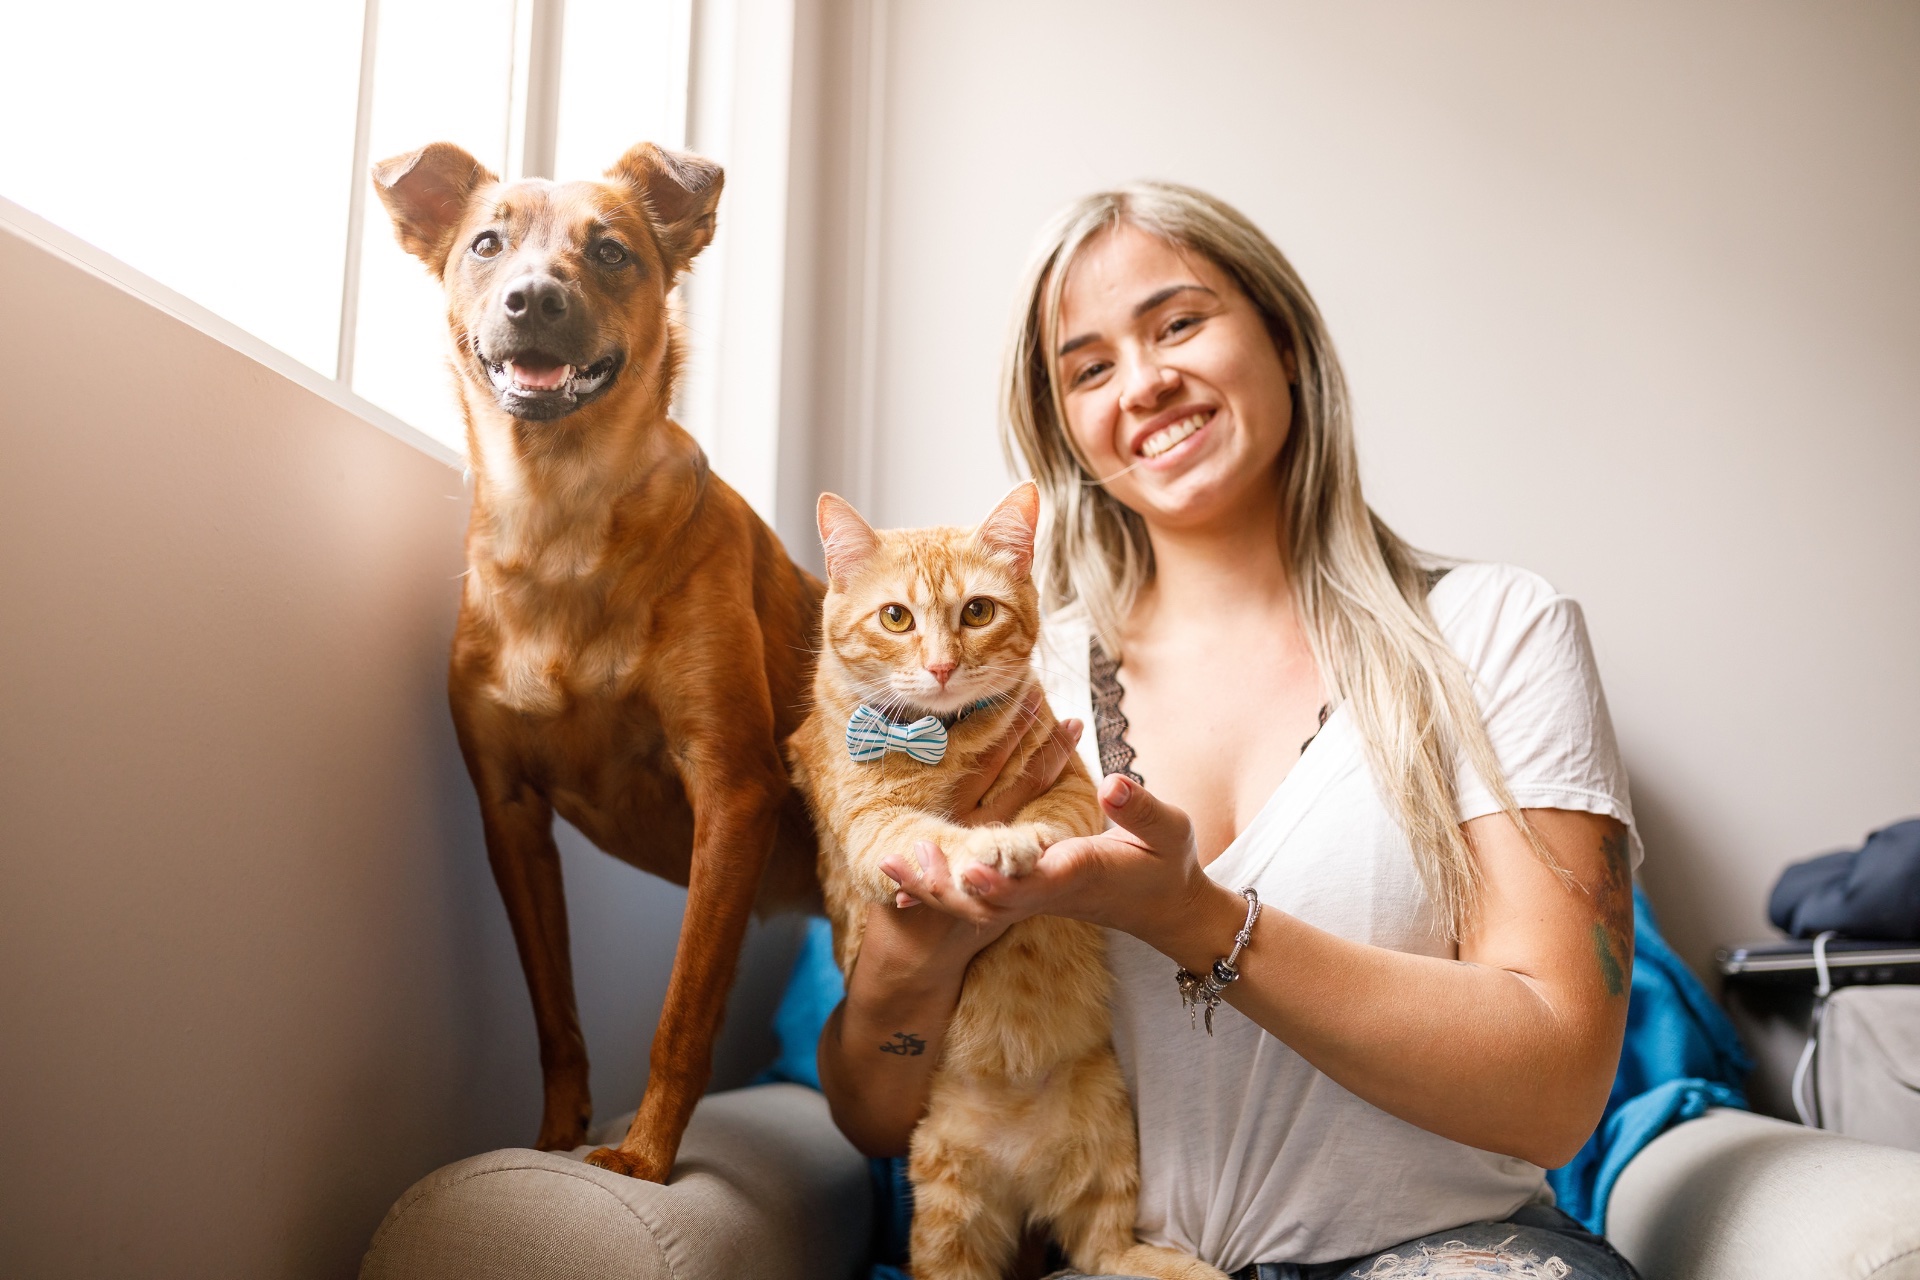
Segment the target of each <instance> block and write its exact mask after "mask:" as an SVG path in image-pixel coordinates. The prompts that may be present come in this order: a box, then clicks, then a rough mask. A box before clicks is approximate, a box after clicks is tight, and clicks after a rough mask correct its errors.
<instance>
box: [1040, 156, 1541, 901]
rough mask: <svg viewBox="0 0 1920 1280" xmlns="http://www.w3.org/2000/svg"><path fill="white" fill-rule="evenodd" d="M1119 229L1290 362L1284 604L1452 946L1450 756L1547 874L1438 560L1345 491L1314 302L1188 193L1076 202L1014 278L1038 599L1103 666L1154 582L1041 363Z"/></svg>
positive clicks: (1475, 880)
mask: <svg viewBox="0 0 1920 1280" xmlns="http://www.w3.org/2000/svg"><path fill="white" fill-rule="evenodd" d="M1123 222H1124V223H1127V224H1129V225H1132V226H1135V227H1138V228H1140V229H1141V230H1143V231H1146V232H1148V233H1149V234H1151V235H1155V236H1158V237H1159V238H1161V239H1162V240H1164V241H1166V242H1167V243H1169V244H1171V245H1173V246H1174V247H1176V248H1179V249H1184V250H1188V251H1191V252H1193V253H1197V254H1200V255H1202V256H1204V257H1205V258H1207V259H1208V260H1209V261H1211V262H1212V263H1213V264H1214V265H1215V266H1217V267H1219V268H1220V269H1221V270H1222V271H1224V272H1225V273H1226V274H1227V275H1228V276H1229V277H1230V278H1231V279H1232V280H1233V281H1234V283H1235V284H1237V285H1238V286H1239V287H1240V289H1241V291H1242V292H1243V293H1245V294H1246V296H1247V297H1248V298H1249V299H1250V300H1251V301H1252V302H1253V304H1254V306H1255V307H1256V308H1257V309H1258V310H1259V312H1260V315H1261V318H1262V319H1263V320H1264V321H1265V322H1266V325H1267V330H1268V332H1269V333H1271V334H1272V335H1273V340H1274V343H1275V345H1276V346H1278V347H1279V348H1280V349H1281V350H1282V351H1289V350H1290V351H1291V352H1292V353H1293V358H1294V361H1295V365H1296V368H1297V370H1298V374H1297V378H1298V380H1297V383H1296V385H1295V388H1294V402H1293V424H1292V427H1291V430H1290V431H1289V433H1288V437H1287V442H1286V444H1285V446H1284V447H1283V449H1282V452H1281V456H1280V467H1279V484H1280V491H1281V492H1280V497H1281V503H1282V509H1283V510H1284V512H1285V519H1286V525H1287V534H1286V549H1287V552H1288V554H1289V557H1290V560H1291V563H1290V565H1289V569H1290V572H1291V577H1292V582H1293V590H1294V594H1295V602H1296V607H1297V608H1298V609H1299V612H1300V616H1301V618H1302V620H1303V622H1304V624H1305V629H1306V633H1307V637H1308V641H1309V643H1310V644H1311V645H1312V648H1313V655H1314V659H1315V660H1316V662H1318V664H1319V667H1320V673H1321V678H1322V679H1323V680H1325V681H1327V683H1328V685H1329V689H1328V692H1329V694H1330V696H1331V697H1333V698H1334V699H1336V700H1338V701H1339V702H1341V703H1343V704H1345V705H1346V707H1347V708H1348V710H1349V714H1350V715H1352V716H1353V718H1354V721H1355V724H1356V726H1357V727H1358V728H1359V730H1360V735H1361V738H1362V740H1363V741H1364V743H1365V745H1366V753H1367V760H1368V763H1369V764H1370V765H1371V766H1372V768H1373V773H1374V776H1375V778H1377V779H1378V780H1379V783H1380V786H1381V789H1382V791H1383V792H1384V793H1385V794H1386V795H1387V796H1389V797H1390V798H1391V802H1392V804H1393V806H1394V808H1395V809H1396V810H1397V811H1398V815H1397V816H1398V817H1399V820H1400V825H1401V827H1402V829H1403V830H1404V831H1405V833H1406V836H1407V840H1408V843H1409V844H1410V845H1411V846H1412V848H1413V850H1414V855H1415V861H1416V863H1417V865H1418V866H1419V869H1420V875H1421V879H1422V880H1423V881H1425V883H1426V886H1427V890H1428V892H1429V894H1431V895H1432V898H1433V900H1434V902H1435V904H1436V906H1437V907H1438V908H1439V909H1440V911H1441V913H1442V916H1443V917H1444V920H1445V922H1446V925H1447V929H1448V933H1449V935H1450V936H1452V937H1455V938H1457V937H1459V936H1460V933H1461V931H1462V930H1463V929H1464V928H1465V927H1466V925H1467V923H1468V922H1469V921H1470V920H1471V919H1472V917H1473V914H1474V912H1475V909H1476V908H1477V906H1478V902H1479V897H1480V876H1479V871H1478V868H1477V866H1476V863H1475V859H1474V856H1473V851H1472V849H1471V848H1470V847H1469V846H1468V845H1467V842H1466V840H1465V838H1464V837H1463V836H1462V835H1461V832H1460V823H1459V818H1458V807H1457V798H1456V793H1455V787H1454V769H1455V763H1456V761H1458V760H1459V759H1461V758H1462V757H1464V758H1465V759H1466V760H1467V761H1469V762H1471V764H1472V765H1473V767H1474V770H1475V771H1476V772H1477V773H1478V774H1479V776H1480V777H1481V778H1482V779H1484V780H1485V781H1486V783H1487V784H1488V786H1489V787H1490V788H1491V789H1492V791H1493V794H1494V797H1495V799H1497V800H1498V801H1499V802H1500V805H1501V807H1502V808H1503V809H1504V810H1505V811H1506V813H1507V815H1508V816H1509V817H1510V818H1512V819H1513V821H1514V823H1515V824H1516V826H1518V828H1519V830H1520V831H1521V833H1522V834H1523V835H1524V836H1525V837H1526V838H1527V840H1528V842H1529V843H1530V844H1531V845H1532V846H1533V849H1534V851H1535V853H1537V854H1538V855H1539V856H1540V857H1541V858H1542V859H1543V860H1544V861H1546V863H1547V864H1548V865H1549V866H1550V867H1553V868H1554V869H1555V870H1556V871H1557V872H1558V871H1560V868H1559V866H1558V864H1557V863H1556V862H1555V861H1554V859H1553V858H1552V856H1551V855H1550V854H1549V853H1548V852H1547V850H1546V848H1545V846H1544V845H1542V844H1541V843H1540V840H1539V838H1538V836H1537V835H1535V834H1534V832H1533V830H1532V829H1531V828H1530V827H1529V826H1528V824H1527V822H1526V820H1525V819H1524V817H1522V815H1521V814H1520V812H1519V809H1518V807H1517V806H1516V805H1515V803H1514V800H1513V795H1512V792H1511V791H1509V790H1508V788H1507V784H1506V777H1505V774H1504V772H1503V771H1502V770H1501V768H1500V764H1499V761H1498V759H1497V758H1496V757H1495V755H1494V752H1493V745H1492V743H1491V742H1489V741H1488V739H1487V731H1486V726H1485V724H1484V723H1483V722H1482V720H1481V718H1480V711H1479V707H1478V706H1477V704H1476V703H1475V701H1474V696H1473V689H1472V677H1471V676H1470V675H1469V673H1468V672H1467V669H1466V666H1465V665H1464V664H1463V663H1462V662H1461V661H1460V659H1459V657H1458V656H1457V655H1455V653H1454V652H1453V650H1452V649H1451V648H1449V647H1448V646H1447V643H1446V641H1445V639H1444V638H1442V636H1441V635H1440V631H1439V629H1438V628H1437V627H1436V626H1435V625H1434V621H1433V616H1432V614H1431V613H1430V612H1429V611H1428V608H1427V591H1428V589H1429V587H1430V586H1431V585H1432V582H1433V575H1434V573H1435V571H1436V570H1438V569H1440V568H1441V567H1442V566H1443V565H1444V564H1445V562H1443V561H1441V560H1439V559H1437V558H1435V557H1432V556H1426V555H1423V554H1421V553H1420V552H1418V551H1416V550H1415V549H1414V548H1413V547H1411V546H1409V545H1408V544H1407V543H1406V542H1404V541H1402V540H1401V538H1400V537H1399V536H1398V535H1397V534H1395V533H1394V532H1393V530H1391V529H1389V528H1388V527H1387V526H1386V524H1385V523H1384V522H1383V521H1382V520H1381V519H1380V517H1379V516H1377V515H1375V514H1374V513H1373V511H1372V509H1371V508H1369V507H1368V506H1367V503H1366V500H1365V498H1363V497H1362V496H1361V493H1360V465H1359V459H1358V457H1357V455H1356V454H1355V451H1354V444H1353V424H1352V420H1351V415H1350V411H1349V407H1348V401H1347V384H1346V377H1345V375H1344V374H1342V373H1341V371H1340V361H1339V358H1338V357H1337V356H1336V355H1335V354H1334V350H1333V342H1332V339H1331V338H1330V337H1329V336H1328V334H1327V329H1326V325H1325V323H1324V322H1323V321H1322V320H1321V318H1320V310H1319V308H1318V307H1316V306H1315V305H1314V302H1313V299H1312V297H1311V296H1309V294H1308V293H1307V288H1306V286H1305V285H1304V284H1303V283H1301V280H1300V277H1299V275H1298V274H1297V273H1295V271H1294V269H1293V266H1292V264H1290V263H1289V262H1288V261H1287V259H1286V257H1285V256H1284V255H1282V254H1281V252H1280V250H1279V249H1277V248H1276V247H1274V244H1273V242H1272V241H1270V240H1268V239H1267V237H1266V236H1265V235H1264V234H1262V233H1261V231H1260V229H1259V228H1258V227H1256V226H1254V225H1253V223H1252V222H1250V221H1248V220H1247V218H1246V217H1245V216H1243V215H1242V214H1241V213H1240V212H1239V211H1238V210H1235V209H1233V208H1232V207H1230V206H1228V205H1226V204H1224V203H1222V202H1221V201H1219V200H1216V199H1214V198H1213V197H1212V196H1209V195H1207V194H1205V193H1203V192H1200V191H1195V190H1193V189H1192V188H1190V187H1182V186H1177V185H1174V184H1172V183H1161V182H1139V183H1133V184H1130V185H1128V186H1124V187H1119V188H1117V189H1115V190H1112V191H1103V192H1100V193H1098V194H1096V195H1091V196H1088V197H1086V198H1085V199H1083V200H1080V201H1078V202H1077V203H1075V204H1073V205H1072V206H1070V207H1068V208H1067V209H1065V210H1063V211H1062V212H1061V213H1060V214H1059V215H1057V216H1056V217H1055V218H1054V220H1053V221H1052V222H1051V223H1049V224H1048V226H1047V228H1046V229H1045V231H1043V232H1042V234H1041V238H1040V243H1039V246H1038V249H1037V250H1036V252H1035V254H1034V256H1033V260H1032V262H1031V263H1030V265H1029V266H1028V268H1027V273H1026V276H1025V279H1024V282H1023V286H1022V289H1021V293H1020V299H1021V301H1020V307H1019V311H1018V313H1017V314H1016V317H1015V321H1014V326H1013V335H1012V340H1011V342H1010V343H1009V345H1008V348H1007V357H1006V366H1005V369H1004V373H1003V379H1004V385H1005V388H1006V402H1005V411H1006V413H1005V421H1004V422H1003V424H1002V425H1003V433H1004V434H1003V443H1004V445H1005V446H1006V449H1007V454H1008V460H1009V461H1010V462H1013V463H1015V464H1016V465H1017V463H1018V461H1020V460H1024V461H1025V463H1026V465H1027V467H1028V468H1029V469H1030V470H1031V472H1032V474H1033V477H1034V479H1035V480H1036V481H1038V482H1039V485H1040V490H1041V493H1042V495H1043V496H1044V497H1045V499H1046V501H1045V502H1044V503H1043V504H1042V505H1043V513H1042V516H1041V529H1040V545H1039V552H1038V555H1037V556H1036V558H1035V561H1034V575H1035V577H1036V578H1037V579H1038V581H1039V585H1040V589H1041V593H1042V598H1043V600H1044V602H1045V603H1046V605H1047V606H1048V607H1049V608H1055V609H1057V608H1061V607H1063V606H1066V605H1069V604H1074V603H1077V604H1078V605H1079V606H1080V607H1082V608H1083V609H1084V610H1085V611H1086V614H1087V617H1088V621H1089V623H1090V624H1091V626H1092V628H1093V631H1094V634H1095V635H1096V636H1097V637H1099V639H1100V642H1101V646H1102V648H1104V649H1105V650H1106V651H1107V652H1108V653H1109V654H1111V655H1112V656H1113V657H1114V658H1116V659H1118V658H1120V657H1121V651H1120V637H1121V632H1122V628H1123V624H1124V623H1125V621H1126V619H1127V617H1128V615H1129V613H1130V612H1131V611H1132V608H1133V604H1134V601H1135V600H1136V599H1137V598H1138V596H1139V594H1140V591H1141V590H1142V589H1143V588H1144V587H1145V586H1146V585H1147V583H1148V582H1150V581H1151V580H1152V578H1153V571H1154V566H1153V548H1152V544H1151V542H1150V541H1149V539H1148V536H1147V526H1146V522H1145V521H1144V520H1142V519H1141V518H1140V516H1139V515H1138V514H1137V513H1135V512H1134V511H1132V510H1131V509H1129V508H1127V507H1126V506H1124V505H1122V504H1121V503H1120V501H1119V500H1118V499H1116V498H1115V497H1114V496H1113V495H1112V494H1111V493H1109V492H1108V491H1107V490H1106V489H1105V488H1104V487H1102V486H1101V485H1100V484H1099V483H1098V482H1097V479H1096V477H1095V474H1094V471H1093V469H1092V468H1091V467H1090V466H1089V465H1088V464H1087V460H1086V459H1085V458H1084V457H1083V456H1081V454H1080V452H1079V449H1078V448H1077V447H1076V445H1075V444H1074V442H1073V438H1072V434H1071V433H1070V432H1069V431H1068V430H1067V428H1066V421H1067V416H1066V405H1065V401H1064V397H1063V395H1062V392H1061V388H1060V387H1059V386H1058V385H1056V380H1055V379H1054V377H1053V361H1052V356H1051V354H1050V353H1051V352H1052V351H1053V350H1054V349H1055V347H1056V346H1057V345H1058V342H1059V332H1058V330H1059V317H1060V299H1061V295H1062V294H1063V292H1064V290H1065V286H1066V275H1067V270H1068V268H1069V267H1070V266H1071V265H1072V263H1073V261H1074V259H1075V257H1076V256H1077V255H1078V254H1079V252H1080V251H1081V250H1082V249H1083V248H1084V247H1085V246H1086V245H1087V244H1088V242H1089V241H1091V240H1093V239H1095V238H1096V237H1098V236H1099V235H1101V234H1102V233H1104V232H1106V231H1108V230H1111V229H1112V228H1113V227H1115V226H1117V225H1119V224H1121V223H1123ZM1016 450H1017V451H1018V459H1016V458H1015V451H1016ZM1561 874H1562V875H1564V874H1565V873H1564V872H1561Z"/></svg>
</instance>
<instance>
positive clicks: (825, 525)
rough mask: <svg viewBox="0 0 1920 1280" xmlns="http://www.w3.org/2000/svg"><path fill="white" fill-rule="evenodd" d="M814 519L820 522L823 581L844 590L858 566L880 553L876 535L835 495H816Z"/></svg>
mask: <svg viewBox="0 0 1920 1280" xmlns="http://www.w3.org/2000/svg"><path fill="white" fill-rule="evenodd" d="M815 517H816V518H817V519H818V520H819V522H820V546H821V548H822V549H823V550H824V551H825V552H826V553H827V581H828V582H829V583H831V584H832V585H833V586H834V587H835V588H836V589H845V587H846V585H847V583H849V582H850V581H852V580H853V575H854V574H856V573H858V572H859V571H860V566H862V565H864V564H865V563H866V562H867V561H868V560H871V559H872V558H873V553H874V552H876V551H878V550H879V549H880V538H879V535H877V534H876V533H874V531H873V526H872V525H870V524H868V523H867V522H866V521H865V520H864V519H862V518H861V516H860V513H859V512H858V511H855V510H854V509H853V504H852V503H851V502H848V501H847V500H846V499H845V498H843V497H841V496H840V495H839V494H837V493H823V494H821V495H820V505H819V507H818V508H817V509H816V510H815Z"/></svg>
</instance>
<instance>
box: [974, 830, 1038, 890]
mask: <svg viewBox="0 0 1920 1280" xmlns="http://www.w3.org/2000/svg"><path fill="white" fill-rule="evenodd" d="M1041 851H1042V845H1041V844H1040V833H1039V831H1038V830H1037V829H1036V828H1034V827H976V828H974V829H973V830H972V831H971V832H969V833H968V836H967V843H966V846H965V848H964V849H962V850H961V854H960V857H959V859H958V860H956V862H955V863H954V866H953V872H954V875H955V876H956V877H958V876H960V875H961V874H962V873H964V872H965V870H966V869H967V867H969V866H975V865H978V866H982V867H992V868H993V869H994V870H995V871H998V872H999V873H1000V874H1001V875H1004V876H1013V877H1015V878H1018V877H1020V876H1023V875H1025V874H1027V872H1029V871H1031V870H1033V864H1034V863H1036V862H1038V861H1039V860H1040V854H1041ZM961 883H962V884H964V883H965V881H964V880H963V881H961Z"/></svg>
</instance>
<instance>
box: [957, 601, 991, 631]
mask: <svg viewBox="0 0 1920 1280" xmlns="http://www.w3.org/2000/svg"><path fill="white" fill-rule="evenodd" d="M960 621H961V622H963V623H965V624H966V625H967V626H969V627H984V626H986V625H987V624H988V623H989V622H992V621H993V601H991V600H989V599H987V598H986V597H985V596H975V597H974V598H973V599H971V600H969V601H967V605H966V608H964V609H962V610H960Z"/></svg>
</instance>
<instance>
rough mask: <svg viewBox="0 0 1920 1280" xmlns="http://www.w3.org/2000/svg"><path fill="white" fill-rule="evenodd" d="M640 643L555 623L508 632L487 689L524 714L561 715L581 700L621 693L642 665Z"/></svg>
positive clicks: (502, 703) (499, 701) (494, 698)
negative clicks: (561, 627) (564, 628)
mask: <svg viewBox="0 0 1920 1280" xmlns="http://www.w3.org/2000/svg"><path fill="white" fill-rule="evenodd" d="M637 647H638V646H636V645H635V644H634V643H633V642H632V641H631V639H629V638H628V637H626V636H625V635H620V634H614V633H612V632H608V631H601V632H597V633H592V634H589V635H586V636H578V635H573V634H569V633H567V632H565V631H561V630H559V629H553V628H542V629H537V630H536V629H523V630H515V631H511V632H506V633H503V634H502V635H501V636H500V639H499V644H498V647H497V649H496V650H495V654H494V659H493V662H492V664H491V667H492V669H491V671H490V672H489V679H488V680H487V681H486V684H485V685H484V692H485V694H486V696H487V697H488V699H489V700H490V701H493V702H495V703H497V704H499V705H500V706H502V707H504V708H506V709H507V710H509V711H516V712H519V713H520V714H522V715H533V716H553V715H559V714H560V713H562V712H563V711H566V710H567V709H568V708H569V707H572V706H575V705H577V704H579V703H581V702H583V701H584V702H595V701H600V700H603V699H618V698H620V697H621V696H622V695H623V693H624V692H625V691H626V690H628V689H630V688H631V686H632V684H633V680H634V677H635V674H636V672H637V671H638V668H639V656H638V653H637Z"/></svg>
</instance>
